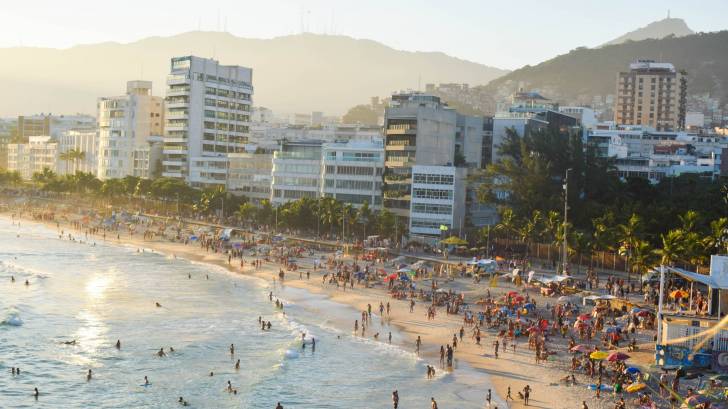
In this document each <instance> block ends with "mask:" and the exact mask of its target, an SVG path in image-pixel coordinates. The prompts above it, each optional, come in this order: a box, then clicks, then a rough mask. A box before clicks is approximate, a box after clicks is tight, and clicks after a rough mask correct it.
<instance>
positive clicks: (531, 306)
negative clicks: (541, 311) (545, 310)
mask: <svg viewBox="0 0 728 409" xmlns="http://www.w3.org/2000/svg"><path fill="white" fill-rule="evenodd" d="M523 308H525V309H527V310H529V311H530V310H535V309H536V306H535V305H534V304H533V303H528V304H526V305H524V306H523Z"/></svg>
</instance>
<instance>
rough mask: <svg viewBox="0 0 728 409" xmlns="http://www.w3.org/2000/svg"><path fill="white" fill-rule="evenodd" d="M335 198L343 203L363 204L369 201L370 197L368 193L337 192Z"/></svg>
mask: <svg viewBox="0 0 728 409" xmlns="http://www.w3.org/2000/svg"><path fill="white" fill-rule="evenodd" d="M336 200H338V201H340V202H344V203H351V204H364V202H367V203H371V201H372V197H371V196H369V195H351V194H346V193H337V194H336Z"/></svg>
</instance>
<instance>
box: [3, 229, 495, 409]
mask: <svg viewBox="0 0 728 409" xmlns="http://www.w3.org/2000/svg"><path fill="white" fill-rule="evenodd" d="M18 234H19V237H18ZM188 274H191V276H192V278H191V279H188ZM206 275H209V279H206V278H205V276H206ZM11 276H14V277H15V279H16V281H15V282H14V283H13V282H11ZM312 279H313V278H312ZM26 280H28V282H29V285H27V286H26V285H25V281H26ZM271 290H272V291H274V292H275V294H276V296H277V297H280V298H281V299H283V300H285V303H286V306H285V311H286V314H285V315H284V314H282V313H281V312H280V311H279V310H277V309H276V308H275V306H274V305H273V304H272V303H271V302H269V300H268V292H269V291H271ZM156 302H158V303H160V304H161V307H156V306H155V303H156ZM259 316H261V317H263V319H264V320H266V321H271V323H272V326H273V328H272V330H271V331H265V332H264V331H261V330H260V327H259V325H258V317H259ZM356 316H357V312H356V311H353V310H352V309H350V308H348V307H345V306H343V305H339V304H336V303H334V302H331V301H329V300H327V299H326V298H325V297H323V296H320V295H312V294H310V293H308V292H306V291H303V290H297V289H293V288H290V287H286V288H283V289H282V288H273V287H272V284H271V283H267V282H265V281H263V280H260V279H255V278H247V277H243V276H239V275H234V274H231V273H229V272H227V271H225V270H224V269H221V268H218V267H215V266H211V265H206V264H201V263H193V262H189V261H186V260H182V259H173V258H170V257H169V256H166V255H164V254H158V253H153V252H151V251H149V250H147V251H145V252H143V253H140V252H137V249H136V248H130V247H125V246H119V245H112V244H105V243H102V242H100V241H98V242H97V244H96V246H92V245H90V244H88V243H85V244H82V243H79V242H72V241H69V240H59V239H58V234H57V232H56V231H55V230H54V229H48V228H46V227H43V226H41V225H37V224H32V223H29V222H23V223H22V227H18V226H16V225H12V224H11V221H10V220H9V219H7V218H0V408H30V407H33V408H45V407H53V408H172V407H179V406H180V405H179V404H178V403H177V399H178V398H179V397H180V396H183V397H184V398H185V399H186V400H187V401H188V402H189V404H190V407H193V408H271V409H272V408H274V407H275V405H276V403H277V402H279V401H280V402H281V403H282V404H283V406H284V407H285V408H286V409H288V408H377V409H379V408H389V407H391V392H392V390H394V389H397V390H399V394H400V408H429V400H430V396H434V397H435V398H436V399H437V400H438V403H439V406H440V408H443V409H444V408H459V409H460V408H463V409H468V408H482V407H483V404H482V402H483V401H482V399H483V397H484V396H485V393H486V392H485V391H487V388H489V387H490V386H488V384H487V383H486V379H485V378H484V377H482V376H481V375H480V374H476V373H475V372H474V371H472V370H470V369H468V368H464V367H463V368H461V369H458V370H457V371H455V372H453V373H451V374H446V373H444V372H443V371H439V370H438V376H437V378H436V379H434V380H427V379H425V365H426V364H428V363H429V362H426V361H423V360H420V359H418V358H417V357H416V356H415V355H414V354H413V353H412V352H411V351H407V350H405V348H401V347H397V346H395V345H388V344H384V343H380V342H375V341H373V340H371V339H362V338H359V337H355V336H353V335H352V334H351V333H350V332H349V330H342V329H341V328H345V326H344V323H349V322H350V321H353V319H354V318H355V317H356ZM375 322H378V320H375ZM348 326H349V325H348V324H347V325H346V328H348ZM375 327H376V328H374V330H376V331H379V332H381V333H382V334H383V335H381V337H382V338H385V339H386V334H387V333H388V332H389V331H392V333H393V338H394V340H395V341H398V340H400V339H401V335H400V334H399V333H398V332H397V331H396V328H394V327H388V326H383V327H381V328H379V325H375ZM301 332H305V333H307V334H308V335H307V337H311V336H313V337H315V338H316V349H315V351H312V350H311V347H310V345H308V346H307V347H306V348H305V349H302V347H301V341H300V337H301V335H300V334H301ZM117 339H118V340H121V345H122V347H121V350H117V349H116V348H115V347H114V344H115V343H116V340H117ZM74 340H75V341H76V343H75V345H71V344H67V343H66V342H69V341H74ZM395 343H396V342H395ZM230 344H234V345H235V354H234V355H233V356H231V354H230V352H229V347H230ZM162 347H163V348H164V349H165V351H166V352H167V353H168V356H167V357H162V358H160V357H158V356H156V352H157V351H158V350H159V348H162ZM169 347H174V349H175V352H174V353H169ZM237 359H240V362H241V367H240V370H238V371H236V370H235V368H234V365H235V361H236V360H237ZM11 367H19V368H20V369H21V374H20V375H19V376H12V374H11ZM89 369H91V370H92V371H93V374H94V375H93V379H92V380H91V381H90V382H87V381H86V373H87V371H88V370H89ZM211 371H212V372H213V373H214V376H210V375H209V374H210V372H211ZM144 376H147V377H148V378H149V381H150V382H151V385H150V386H146V387H145V386H142V385H143V383H144ZM228 380H229V381H230V382H231V383H232V385H233V387H234V388H236V389H237V391H238V393H237V394H231V393H228V392H227V391H226V386H227V381H228ZM34 387H38V389H39V390H40V397H39V399H37V400H36V399H34V398H33V396H32V392H33V388H34ZM475 401H478V403H475ZM503 407H505V406H503Z"/></svg>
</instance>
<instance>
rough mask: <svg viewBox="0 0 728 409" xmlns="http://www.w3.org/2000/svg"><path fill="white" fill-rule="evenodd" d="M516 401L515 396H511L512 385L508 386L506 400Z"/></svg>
mask: <svg viewBox="0 0 728 409" xmlns="http://www.w3.org/2000/svg"><path fill="white" fill-rule="evenodd" d="M508 399H510V400H514V399H513V396H511V385H508V394H507V395H506V400H508Z"/></svg>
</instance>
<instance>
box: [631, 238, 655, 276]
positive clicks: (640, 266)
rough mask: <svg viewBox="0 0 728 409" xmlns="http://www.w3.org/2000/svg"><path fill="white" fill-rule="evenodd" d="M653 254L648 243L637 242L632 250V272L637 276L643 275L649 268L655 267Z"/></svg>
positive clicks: (643, 241)
mask: <svg viewBox="0 0 728 409" xmlns="http://www.w3.org/2000/svg"><path fill="white" fill-rule="evenodd" d="M656 261H657V260H656V259H655V252H654V251H653V250H652V249H651V248H650V243H648V242H647V241H645V240H637V241H635V243H634V247H633V248H632V271H633V272H634V273H635V274H637V275H638V276H642V275H643V274H645V273H646V272H647V271H648V270H649V269H650V268H651V267H654V266H655V262H656Z"/></svg>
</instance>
